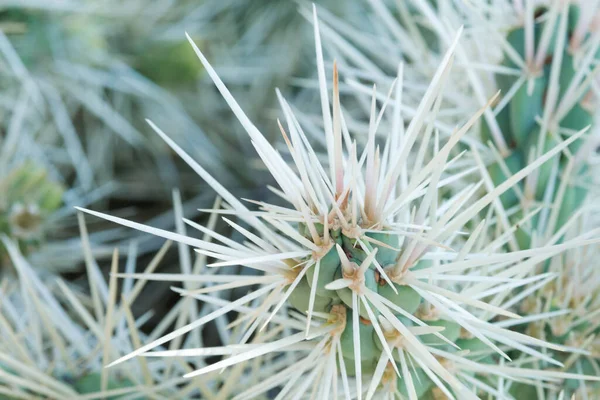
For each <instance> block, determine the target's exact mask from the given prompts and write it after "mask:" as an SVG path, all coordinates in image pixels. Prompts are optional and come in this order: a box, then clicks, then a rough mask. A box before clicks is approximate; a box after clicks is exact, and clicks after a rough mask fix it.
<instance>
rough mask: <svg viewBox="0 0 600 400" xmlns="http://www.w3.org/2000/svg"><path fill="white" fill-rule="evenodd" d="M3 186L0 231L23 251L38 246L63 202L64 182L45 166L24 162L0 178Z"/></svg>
mask: <svg viewBox="0 0 600 400" xmlns="http://www.w3.org/2000/svg"><path fill="white" fill-rule="evenodd" d="M0 188H1V189H0V193H2V194H1V195H0V231H1V232H2V233H3V234H5V235H7V236H8V237H10V238H13V239H14V240H16V241H17V242H18V243H19V247H20V248H21V251H24V252H27V251H29V250H31V249H32V248H35V247H38V246H39V245H40V244H41V243H42V242H43V239H44V228H45V227H44V225H45V221H46V220H47V218H48V217H49V216H50V215H52V213H53V212H54V211H55V210H56V209H58V208H59V207H60V205H61V204H62V197H63V191H64V188H63V185H61V184H59V183H58V182H55V181H54V180H52V179H51V178H50V177H49V176H48V173H47V171H46V170H45V169H44V168H42V167H40V166H37V165H35V164H34V163H33V162H25V163H23V164H22V165H20V166H17V167H14V168H13V169H12V170H11V171H9V172H8V173H7V174H6V175H5V176H4V178H3V179H2V180H0ZM3 258H6V254H4V255H3Z"/></svg>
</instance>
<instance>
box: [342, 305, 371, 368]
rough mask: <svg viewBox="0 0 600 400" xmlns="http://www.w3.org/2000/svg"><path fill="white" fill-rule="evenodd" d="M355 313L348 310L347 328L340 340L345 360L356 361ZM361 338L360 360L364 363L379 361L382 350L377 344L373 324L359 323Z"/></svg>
mask: <svg viewBox="0 0 600 400" xmlns="http://www.w3.org/2000/svg"><path fill="white" fill-rule="evenodd" d="M353 313H354V312H353V311H352V310H348V313H347V314H346V328H345V329H344V332H342V336H341V338H340V341H341V345H342V354H343V355H344V358H347V359H350V360H354V359H355V357H354V327H353V324H352V318H353ZM358 329H359V336H360V359H361V360H362V361H369V360H374V361H377V360H378V359H379V357H380V356H381V350H380V349H379V348H378V347H377V344H376V343H375V340H374V336H375V335H376V333H375V329H374V327H373V324H371V323H370V322H369V323H367V322H365V321H359V323H358Z"/></svg>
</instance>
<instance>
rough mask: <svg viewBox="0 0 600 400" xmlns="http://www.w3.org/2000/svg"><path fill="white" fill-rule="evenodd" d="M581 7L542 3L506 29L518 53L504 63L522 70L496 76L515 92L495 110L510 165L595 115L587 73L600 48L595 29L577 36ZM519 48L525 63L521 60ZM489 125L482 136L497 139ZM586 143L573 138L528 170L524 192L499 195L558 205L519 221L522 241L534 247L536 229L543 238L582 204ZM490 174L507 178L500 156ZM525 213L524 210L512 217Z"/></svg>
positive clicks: (526, 205) (506, 201) (525, 203)
mask: <svg viewBox="0 0 600 400" xmlns="http://www.w3.org/2000/svg"><path fill="white" fill-rule="evenodd" d="M565 4H567V3H565ZM580 13H581V10H580V6H579V5H578V4H574V5H571V6H569V7H566V6H564V7H563V6H560V5H559V4H558V3H555V4H552V5H551V6H550V7H546V6H538V7H537V8H535V9H532V15H530V13H529V12H528V11H526V12H525V15H524V18H525V21H526V22H525V23H524V24H525V26H523V24H521V25H517V26H514V27H513V28H512V29H511V30H510V31H509V32H508V35H507V37H506V41H507V43H508V45H510V46H511V47H512V49H513V52H512V53H511V56H512V57H509V56H505V59H504V60H503V61H502V63H501V66H502V67H506V68H508V69H511V70H515V71H516V70H520V73H521V75H504V74H502V75H501V74H497V75H496V83H497V86H498V88H499V89H500V90H501V91H502V92H503V93H505V96H509V97H506V98H502V99H500V102H501V104H504V107H503V108H500V107H497V108H496V109H495V110H494V113H495V114H496V121H493V122H494V123H496V124H497V126H498V127H500V132H501V134H502V138H503V140H504V142H506V143H507V144H508V152H507V153H506V155H505V156H504V163H505V164H506V166H507V167H508V169H509V170H510V171H511V172H514V171H515V170H518V169H521V168H523V167H524V166H525V165H527V163H528V162H529V161H530V160H531V157H532V156H533V157H535V156H536V155H537V154H541V153H543V152H545V151H547V150H548V149H549V148H552V147H553V146H555V145H556V143H557V142H559V141H563V140H565V139H566V138H568V137H569V136H570V135H572V134H574V133H576V132H579V131H582V130H584V129H586V128H587V127H589V126H590V125H591V124H592V123H593V122H594V119H593V101H594V100H593V97H594V95H593V93H592V89H591V87H590V85H591V83H590V82H585V81H584V80H583V78H582V77H583V76H587V75H588V74H591V73H592V65H593V63H594V60H597V59H598V58H597V57H598V56H597V53H598V49H597V46H596V47H594V44H593V43H592V40H591V38H590V34H587V36H586V37H585V40H586V42H585V43H583V44H582V43H581V42H579V43H577V39H578V38H579V40H581V38H580V37H579V36H580V33H579V32H578V33H576V32H575V31H576V29H577V26H578V24H581V23H582V22H583V21H580V20H581V18H580ZM531 35H532V36H531ZM529 37H531V39H528V38H529ZM530 43H531V44H530ZM584 45H585V46H584ZM507 52H508V51H507ZM515 55H518V57H519V58H517V60H520V62H521V63H522V65H517V64H516V61H515V57H516V56H515ZM491 130H492V129H491V128H490V126H489V124H488V123H487V122H486V121H484V122H483V124H482V132H481V134H482V140H483V141H484V142H488V141H490V140H491V141H492V142H493V143H496V142H497V137H494V135H493V134H492V132H491ZM583 143H584V139H583V138H580V139H578V140H576V141H574V142H573V143H571V144H570V145H569V146H568V148H567V150H565V151H564V152H563V154H561V155H560V156H559V157H557V158H556V159H554V160H551V161H549V162H547V163H545V164H544V165H542V166H541V168H540V170H539V171H538V172H537V173H535V174H532V175H530V176H529V177H528V178H527V180H526V181H525V184H524V186H523V187H521V191H522V192H521V193H523V196H524V197H523V198H521V199H517V198H516V194H515V193H512V194H511V196H510V197H509V196H505V197H504V198H501V202H502V205H503V206H504V208H505V209H509V208H511V207H513V206H514V205H516V204H517V203H519V200H520V203H521V205H522V208H521V209H522V210H523V212H524V213H526V212H527V211H528V209H529V210H530V209H531V208H533V207H534V206H536V205H537V204H551V205H552V212H553V214H554V215H555V216H554V221H547V222H546V224H545V225H541V220H540V219H539V218H537V216H536V217H534V218H533V219H532V220H531V222H532V223H531V224H530V225H529V226H519V228H518V230H517V232H516V234H515V235H516V238H517V242H518V244H519V247H520V248H522V249H527V248H529V247H530V246H531V239H532V236H533V235H534V234H535V235H537V237H538V240H542V239H543V238H544V237H549V236H551V235H552V234H554V233H555V232H557V231H558V230H559V229H560V228H561V227H562V226H563V225H564V224H565V223H566V222H567V220H568V218H569V217H570V216H571V215H573V213H574V212H575V211H576V210H577V209H578V208H579V207H580V205H581V204H582V203H583V201H584V199H585V197H586V194H587V189H586V186H587V185H588V181H589V178H588V177H587V174H588V173H589V171H588V169H587V167H586V166H585V164H582V163H581V162H577V158H576V155H577V154H578V152H579V150H580V149H581V147H582V144H583ZM574 157H575V158H574ZM489 174H490V177H491V178H492V181H493V182H494V184H496V185H499V184H500V183H502V182H503V181H504V180H505V179H506V174H505V171H501V169H500V168H499V165H498V162H496V163H494V164H492V165H491V166H490V167H489ZM562 187H564V189H563V190H561V188H562ZM547 192H548V193H547ZM522 216H523V213H518V214H517V215H516V216H515V217H513V223H516V222H517V221H518V219H520V218H521V217H522Z"/></svg>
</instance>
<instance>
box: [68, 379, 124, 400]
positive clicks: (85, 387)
mask: <svg viewBox="0 0 600 400" xmlns="http://www.w3.org/2000/svg"><path fill="white" fill-rule="evenodd" d="M101 382H102V378H101V374H99V373H92V374H88V375H85V376H83V377H82V378H79V379H78V380H77V381H75V383H74V384H73V388H74V389H75V390H76V391H77V392H78V393H80V394H90V393H97V392H100V391H101ZM132 386H134V383H133V382H132V381H130V380H129V379H127V378H115V377H111V378H110V379H109V380H108V384H107V387H106V389H107V390H114V389H123V388H128V387H132ZM119 397H120V396H111V397H108V399H117V398H119Z"/></svg>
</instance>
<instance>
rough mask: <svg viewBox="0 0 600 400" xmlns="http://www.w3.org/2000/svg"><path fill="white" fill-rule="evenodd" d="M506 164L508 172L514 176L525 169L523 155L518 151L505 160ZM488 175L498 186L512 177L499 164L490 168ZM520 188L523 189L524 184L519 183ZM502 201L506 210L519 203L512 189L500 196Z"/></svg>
mask: <svg viewBox="0 0 600 400" xmlns="http://www.w3.org/2000/svg"><path fill="white" fill-rule="evenodd" d="M504 162H505V164H506V168H507V169H508V172H510V174H514V173H516V172H518V171H519V170H520V169H521V168H523V164H524V160H523V155H522V154H521V153H520V152H518V151H514V152H513V153H512V154H511V155H510V156H508V157H507V158H505V159H504ZM488 173H489V174H490V178H491V179H492V182H494V185H496V186H498V185H500V184H501V183H502V182H504V181H506V180H507V179H508V178H509V176H510V175H508V174H506V173H505V172H504V171H503V168H502V167H501V166H500V164H499V163H497V162H496V163H494V164H492V165H490V166H489V167H488ZM519 187H520V188H521V189H522V188H523V184H522V183H519ZM500 201H501V202H502V205H504V207H505V208H511V207H513V206H515V205H517V204H518V203H519V198H518V197H517V193H516V192H515V191H514V190H512V189H511V190H508V191H506V192H504V194H502V196H500Z"/></svg>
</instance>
